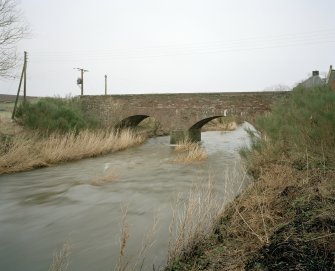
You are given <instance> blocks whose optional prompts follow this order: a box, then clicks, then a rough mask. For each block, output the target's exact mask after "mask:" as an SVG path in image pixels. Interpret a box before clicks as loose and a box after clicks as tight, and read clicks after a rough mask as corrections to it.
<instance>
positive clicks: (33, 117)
mask: <svg viewBox="0 0 335 271" xmlns="http://www.w3.org/2000/svg"><path fill="white" fill-rule="evenodd" d="M16 118H17V119H18V121H19V122H20V123H21V124H22V125H23V126H24V127H25V128H28V129H31V130H35V131H36V130H38V132H39V133H44V134H49V133H53V132H58V133H68V132H71V133H72V132H79V131H81V130H85V129H97V128H99V122H98V121H97V119H95V118H94V117H92V116H90V115H85V113H84V111H83V109H82V107H81V104H80V100H79V98H77V97H76V98H68V99H62V98H41V99H39V100H38V101H37V102H33V103H31V102H29V101H27V102H25V103H21V104H20V106H19V107H18V109H17V112H16Z"/></svg>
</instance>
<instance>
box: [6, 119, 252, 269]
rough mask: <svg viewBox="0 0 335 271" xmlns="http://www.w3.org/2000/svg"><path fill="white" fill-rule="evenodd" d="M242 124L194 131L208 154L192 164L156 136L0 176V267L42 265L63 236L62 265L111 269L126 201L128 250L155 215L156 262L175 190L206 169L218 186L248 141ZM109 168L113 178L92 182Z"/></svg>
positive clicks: (199, 179) (201, 178)
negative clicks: (65, 261) (67, 247)
mask: <svg viewBox="0 0 335 271" xmlns="http://www.w3.org/2000/svg"><path fill="white" fill-rule="evenodd" d="M246 126H248V125H247V124H244V125H243V126H242V127H239V128H238V129H237V130H236V131H233V132H206V133H202V141H203V142H202V144H203V146H204V147H205V149H206V151H207V153H208V160H207V161H205V162H203V163H199V164H195V165H179V164H174V163H170V162H169V161H170V160H171V159H173V158H174V156H176V154H175V153H174V152H173V148H172V147H171V146H169V145H168V142H169V138H168V137H159V138H153V139H150V140H148V142H147V143H145V144H144V145H142V146H139V147H136V148H133V149H129V150H126V151H123V152H119V153H114V154H111V155H106V156H103V157H99V158H94V159H85V160H82V161H78V162H72V163H68V164H64V165H59V166H55V167H50V168H44V169H39V170H34V171H31V172H25V173H17V174H12V175H2V176H0V270H8V271H9V270H34V271H39V270H47V269H48V267H49V265H50V263H51V261H52V254H53V252H54V250H55V248H57V247H59V246H60V245H61V244H62V242H63V241H64V240H69V242H70V243H71V245H72V254H71V261H70V266H69V270H78V271H79V270H113V267H114V266H115V264H116V262H117V257H118V250H119V236H120V222H121V217H122V213H121V208H120V207H121V205H123V204H124V205H127V206H128V224H129V233H130V238H129V242H128V244H127V249H126V250H127V253H128V255H132V254H135V253H136V251H138V249H140V246H141V242H142V240H143V238H144V235H145V234H146V231H147V230H149V229H150V227H151V225H152V223H153V220H154V217H155V216H156V215H158V217H159V225H160V226H159V229H158V232H157V235H156V238H155V239H156V242H155V244H154V247H153V251H154V253H150V255H148V257H147V260H146V261H147V262H148V263H150V266H152V263H155V266H159V265H161V264H163V263H164V261H165V260H166V253H167V246H168V226H169V223H170V221H171V215H172V214H171V213H172V211H171V206H172V204H173V202H174V201H175V199H176V196H177V195H178V193H186V192H187V191H189V189H190V188H191V186H192V184H194V183H198V184H204V185H205V184H207V179H208V176H209V175H211V178H213V179H214V181H215V183H216V185H217V190H218V192H219V193H220V192H222V191H221V190H222V189H223V188H222V187H223V184H224V183H225V181H226V176H227V174H226V173H227V172H228V171H232V170H236V171H240V160H239V159H240V158H239V155H238V149H239V148H240V147H241V146H245V145H247V144H249V138H248V135H247V133H246V132H245V131H244V128H245V127H246ZM110 174H112V175H113V176H116V178H114V179H113V181H111V182H108V181H106V183H104V184H103V185H92V180H94V179H99V178H103V176H108V175H110ZM230 185H231V186H232V187H230V189H237V188H238V187H239V186H240V185H241V184H240V183H235V184H234V183H233V184H230Z"/></svg>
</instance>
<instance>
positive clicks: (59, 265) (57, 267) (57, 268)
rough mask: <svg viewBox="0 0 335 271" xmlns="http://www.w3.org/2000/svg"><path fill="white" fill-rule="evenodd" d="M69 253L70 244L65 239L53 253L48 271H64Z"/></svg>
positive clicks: (67, 263)
mask: <svg viewBox="0 0 335 271" xmlns="http://www.w3.org/2000/svg"><path fill="white" fill-rule="evenodd" d="M70 253H71V246H70V244H69V242H67V241H66V242H64V243H63V245H62V247H61V248H60V249H59V250H57V251H56V252H55V253H54V255H53V260H52V263H51V265H50V267H49V271H66V270H67V268H68V265H69V256H70Z"/></svg>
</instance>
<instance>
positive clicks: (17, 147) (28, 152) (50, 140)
mask: <svg viewBox="0 0 335 271" xmlns="http://www.w3.org/2000/svg"><path fill="white" fill-rule="evenodd" d="M144 140H145V137H144V136H142V135H138V134H135V133H134V132H132V131H131V130H121V131H111V130H107V131H102V130H97V131H89V130H83V131H80V132H78V133H75V132H72V133H66V134H59V133H53V134H50V135H49V136H48V137H41V136H40V135H38V134H25V135H22V136H17V137H14V138H13V139H11V140H10V141H9V142H8V143H7V144H6V148H2V149H1V151H0V174H1V173H11V172H17V171H24V170H30V169H34V168H39V167H46V166H49V165H51V164H56V163H61V162H66V161H72V160H80V159H83V158H87V157H95V156H98V155H103V154H107V153H112V152H116V151H120V150H123V149H126V148H129V147H132V146H135V145H138V144H140V143H143V142H144Z"/></svg>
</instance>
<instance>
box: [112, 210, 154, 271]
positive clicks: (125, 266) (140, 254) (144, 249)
mask: <svg viewBox="0 0 335 271" xmlns="http://www.w3.org/2000/svg"><path fill="white" fill-rule="evenodd" d="M121 211H122V220H121V235H120V249H119V255H118V256H119V257H118V263H117V265H116V266H115V267H114V270H115V271H128V270H129V271H133V270H143V266H144V262H145V259H146V255H147V253H148V251H149V250H150V248H151V247H152V245H153V244H154V236H155V233H156V231H157V226H158V217H157V216H156V217H155V218H154V221H153V224H152V227H151V229H149V230H148V232H147V233H146V234H145V236H144V239H143V240H142V246H141V248H140V249H139V250H138V251H137V253H136V255H131V256H129V257H128V259H126V256H128V255H126V254H127V250H126V246H127V243H128V240H129V237H130V235H129V225H128V222H127V214H128V207H127V206H121Z"/></svg>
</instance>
